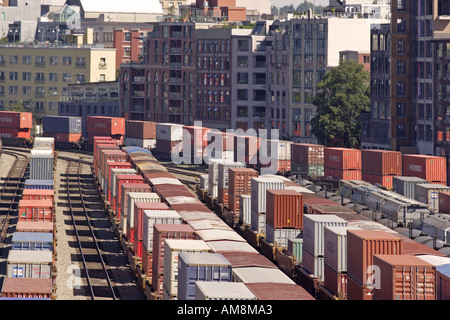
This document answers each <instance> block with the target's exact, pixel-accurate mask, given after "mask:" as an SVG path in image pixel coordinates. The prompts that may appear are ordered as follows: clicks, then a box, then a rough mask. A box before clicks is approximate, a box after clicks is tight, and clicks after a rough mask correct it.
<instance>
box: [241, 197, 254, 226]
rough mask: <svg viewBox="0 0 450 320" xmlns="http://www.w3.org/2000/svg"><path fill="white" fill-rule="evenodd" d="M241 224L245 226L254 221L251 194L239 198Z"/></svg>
mask: <svg viewBox="0 0 450 320" xmlns="http://www.w3.org/2000/svg"><path fill="white" fill-rule="evenodd" d="M239 209H240V210H239V222H240V223H241V224H243V225H248V224H251V221H252V197H251V196H250V195H249V194H241V195H240V196H239Z"/></svg>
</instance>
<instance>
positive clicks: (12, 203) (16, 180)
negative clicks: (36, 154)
mask: <svg viewBox="0 0 450 320" xmlns="http://www.w3.org/2000/svg"><path fill="white" fill-rule="evenodd" d="M2 153H3V154H7V155H10V156H12V157H14V158H15V160H14V162H13V164H12V166H11V169H10V170H9V172H8V175H7V176H6V177H5V179H4V180H5V181H4V182H3V183H2V188H1V193H0V219H1V222H0V225H1V234H0V244H1V247H0V250H1V252H2V255H3V248H4V247H5V244H6V243H5V240H6V238H7V236H8V234H9V227H10V221H11V219H12V218H13V217H17V210H18V201H19V199H18V197H19V196H20V195H21V192H22V188H23V185H22V183H23V179H24V176H25V173H26V170H27V167H28V162H29V158H28V156H26V155H24V154H22V153H20V152H15V151H10V150H5V148H4V149H3V152H2Z"/></svg>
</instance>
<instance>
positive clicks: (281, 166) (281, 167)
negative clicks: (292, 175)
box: [278, 160, 291, 174]
mask: <svg viewBox="0 0 450 320" xmlns="http://www.w3.org/2000/svg"><path fill="white" fill-rule="evenodd" d="M278 171H279V172H280V173H281V174H285V173H286V172H289V171H291V160H278Z"/></svg>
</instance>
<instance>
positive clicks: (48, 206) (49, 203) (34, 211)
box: [19, 200, 54, 221]
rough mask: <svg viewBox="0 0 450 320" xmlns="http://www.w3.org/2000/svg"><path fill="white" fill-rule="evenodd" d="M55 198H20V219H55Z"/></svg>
mask: <svg viewBox="0 0 450 320" xmlns="http://www.w3.org/2000/svg"><path fill="white" fill-rule="evenodd" d="M53 213H54V208H53V200H20V201H19V221H53Z"/></svg>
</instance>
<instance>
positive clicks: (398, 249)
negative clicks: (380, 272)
mask: <svg viewBox="0 0 450 320" xmlns="http://www.w3.org/2000/svg"><path fill="white" fill-rule="evenodd" d="M375 254H389V255H401V254H402V239H401V238H400V237H399V235H398V236H397V235H396V234H393V233H388V232H385V231H378V230H347V273H348V275H350V276H351V277H352V278H353V279H355V281H357V282H358V283H360V284H362V285H363V286H364V285H366V284H367V283H372V282H371V281H372V279H371V274H372V272H373V271H372V270H370V268H371V267H372V266H373V264H374V263H373V256H374V255H375Z"/></svg>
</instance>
